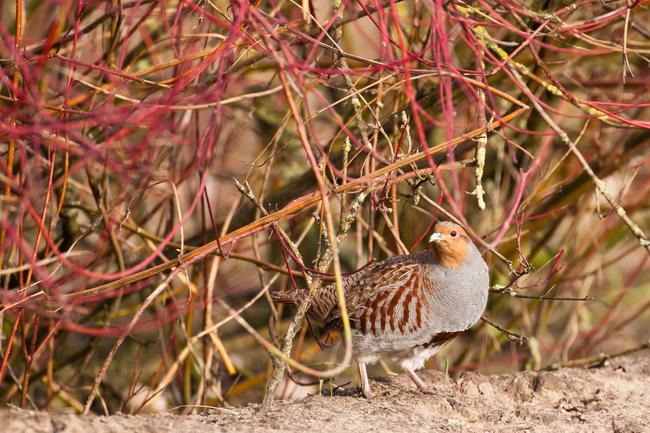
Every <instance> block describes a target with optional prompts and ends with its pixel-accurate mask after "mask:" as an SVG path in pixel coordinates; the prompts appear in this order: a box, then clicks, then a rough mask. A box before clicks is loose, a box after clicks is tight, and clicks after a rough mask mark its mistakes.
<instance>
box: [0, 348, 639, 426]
mask: <svg viewBox="0 0 650 433" xmlns="http://www.w3.org/2000/svg"><path fill="white" fill-rule="evenodd" d="M423 376H424V377H425V378H426V379H427V380H429V381H431V382H432V383H435V384H436V390H435V393H434V394H433V395H423V394H420V393H419V392H417V391H415V390H414V387H413V385H412V384H411V383H410V381H409V380H408V379H407V378H405V377H403V376H397V377H393V378H391V379H390V380H382V381H381V382H380V381H373V388H374V389H375V390H376V391H379V392H381V394H382V395H380V396H378V397H376V398H375V399H373V400H372V401H366V400H364V399H361V398H359V397H358V396H356V395H347V396H345V395H339V396H334V397H329V396H310V397H307V398H305V399H303V400H299V401H294V402H278V403H276V404H275V405H274V406H273V407H271V408H270V409H269V410H267V411H266V412H262V411H261V410H260V408H259V406H257V405H250V406H247V407H243V408H236V409H230V408H229V409H214V410H212V411H211V412H210V413H208V414H204V415H194V416H188V417H177V416H173V415H161V414H159V415H140V416H129V415H115V416H110V417H79V416H77V415H68V414H48V413H38V412H30V411H19V410H16V409H11V410H3V411H0V431H2V432H3V433H24V432H39V433H50V432H52V433H53V432H65V433H73V432H75V433H76V432H79V433H81V432H92V433H108V432H115V433H118V432H119V433H129V432H144V433H148V432H152V433H166V432H175V433H184V432H192V433H198V432H201V433H203V432H307V431H309V432H321V431H322V432H328V433H331V432H355V433H359V432H391V431H405V432H419V431H422V432H424V431H441V432H561V433H569V432H615V433H632V432H635V433H636V432H650V353H649V352H648V351H646V352H645V353H643V354H641V355H638V356H636V357H631V358H622V359H616V360H612V361H610V362H608V363H607V364H606V365H605V366H601V367H598V368H589V369H562V370H559V371H553V372H539V373H529V372H526V373H515V374H509V375H495V376H483V375H479V374H475V373H468V374H465V375H463V376H462V377H461V378H459V379H457V380H451V379H449V380H447V381H445V379H444V377H443V375H442V374H441V373H424V374H423ZM350 393H351V392H349V393H348V394H350Z"/></svg>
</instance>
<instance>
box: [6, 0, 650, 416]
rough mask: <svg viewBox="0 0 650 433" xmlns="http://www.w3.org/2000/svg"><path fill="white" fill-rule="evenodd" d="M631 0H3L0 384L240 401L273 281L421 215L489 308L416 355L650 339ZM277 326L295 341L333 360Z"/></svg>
mask: <svg viewBox="0 0 650 433" xmlns="http://www.w3.org/2000/svg"><path fill="white" fill-rule="evenodd" d="M649 7H650V6H649V5H648V2H646V1H632V0H628V1H599V0H578V1H557V0H545V1H510V0H479V1H476V2H469V1H466V2H464V1H460V0H451V1H442V0H413V1H399V0H388V1H386V0H339V1H332V2H330V1H321V0H301V1H298V0H296V1H284V0H276V1H260V0H257V1H246V0H233V1H231V2H227V1H221V0H183V1H177V0H169V1H152V0H128V1H127V0H112V1H100V0H91V1H83V0H15V1H3V2H2V3H1V5H0V67H1V69H0V115H1V116H2V119H3V120H2V122H0V186H1V190H0V194H1V196H0V222H1V224H2V225H1V227H0V264H1V265H0V290H1V293H2V309H1V310H0V326H1V328H2V334H1V337H2V338H1V340H0V359H1V360H2V362H1V364H0V380H1V384H0V401H2V402H4V403H11V404H14V405H18V406H21V407H31V408H38V409H48V410H72V411H79V412H83V411H86V412H88V411H92V412H96V413H111V412H116V411H128V412H138V411H142V410H165V409H170V408H172V407H177V406H182V409H181V410H183V411H186V412H187V411H192V410H201V408H202V407H204V406H205V405H208V406H214V405H232V404H239V403H244V402H249V401H259V400H260V399H261V398H262V395H263V391H264V384H265V383H266V382H267V380H268V379H269V377H270V375H271V369H272V363H271V358H270V357H269V355H268V352H267V351H266V350H265V349H264V348H263V347H262V344H260V341H261V340H260V338H265V339H268V340H269V341H270V342H273V343H274V344H276V345H277V346H278V347H280V346H282V344H283V343H282V341H283V339H284V335H285V332H286V330H287V327H288V326H289V323H290V322H291V320H292V318H293V314H294V311H295V310H294V309H286V308H285V309H284V310H282V309H281V308H279V307H278V306H273V305H272V304H271V303H270V297H269V293H270V291H274V290H280V289H289V288H291V287H298V288H307V287H308V284H306V283H305V279H306V278H307V279H309V278H312V279H313V281H312V283H311V284H312V287H313V285H314V284H316V285H317V284H320V283H321V282H322V281H325V282H329V281H331V280H332V276H333V274H332V272H333V267H332V266H330V265H329V264H330V261H331V260H329V258H330V256H328V255H331V253H332V252H334V253H335V255H336V250H338V251H339V253H338V255H337V257H338V260H340V263H341V267H342V270H343V272H344V273H349V272H353V271H354V270H357V269H359V268H361V267H363V266H365V265H366V264H367V263H368V262H369V261H371V260H381V259H383V258H386V257H388V256H392V255H395V254H405V253H408V252H411V251H416V250H419V249H421V248H426V242H422V239H423V237H424V236H426V234H427V233H428V232H429V231H430V229H431V227H432V223H433V222H434V221H435V220H436V219H454V220H457V221H460V222H462V223H463V224H464V225H465V226H466V227H467V228H468V229H469V230H471V232H472V233H473V236H474V239H475V242H476V243H477V245H480V249H481V251H484V252H485V257H486V260H487V261H488V263H489V264H490V268H491V280H492V284H493V286H494V287H493V289H494V290H493V292H494V293H493V294H492V295H491V297H490V302H489V306H488V310H487V312H486V316H485V318H486V319H488V320H489V321H490V322H491V323H493V324H494V325H495V326H496V327H495V326H491V325H489V324H488V323H487V322H481V323H480V324H478V325H477V326H475V327H474V328H473V329H471V330H470V331H468V332H467V333H466V334H465V335H463V336H462V337H459V338H458V339H457V340H456V341H455V342H454V343H453V344H450V345H448V346H447V347H446V348H445V349H444V350H443V351H442V352H441V353H440V354H439V355H437V356H436V357H435V358H433V359H431V360H430V361H429V363H428V368H447V369H448V371H449V372H450V374H458V373H459V372H462V371H464V370H466V369H473V370H477V371H480V372H504V371H511V370H518V369H540V368H545V367H548V366H552V365H561V364H563V363H564V364H567V363H568V364H572V363H576V364H580V363H583V362H584V363H587V362H591V361H594V359H597V358H591V357H593V356H594V355H599V354H601V353H602V354H610V355H611V354H616V353H619V352H621V351H633V350H638V349H641V348H643V347H647V346H644V344H647V342H648V338H649V334H648V329H649V324H650V313H649V310H650V272H648V270H649V266H648V257H649V249H650V246H649V245H648V238H647V236H646V233H648V231H649V230H650V213H649V205H650V199H649V198H650V194H649V192H650V170H649V169H648V162H649V159H650V146H649V144H650V109H649V106H650V98H648V94H649V91H650V69H649V60H648V56H649V54H650V25H649V24H648V23H650V10H649ZM236 181H237V182H239V183H240V187H239V188H238V186H237V184H236ZM323 192H325V195H323ZM322 197H325V200H326V201H323V200H322ZM328 219H329V220H331V221H332V226H331V227H330V228H329V229H333V230H335V232H336V233H338V235H339V236H337V240H338V242H332V241H331V240H332V237H331V234H332V233H333V232H331V231H328V230H329V229H328V225H327V221H328ZM348 226H349V227H348ZM328 233H330V235H328ZM332 245H334V247H335V248H332ZM497 327H498V328H501V329H497ZM251 331H256V332H257V333H258V335H257V337H254V336H253V335H252V334H251ZM295 331H297V336H296V338H295V339H294V347H293V351H292V356H293V357H294V358H295V359H297V360H300V362H302V363H303V364H305V365H309V366H311V367H313V368H318V369H327V368H331V367H333V366H334V365H336V364H337V359H338V360H340V359H341V356H342V355H341V350H340V348H339V349H337V348H331V349H328V350H325V351H321V350H320V349H319V348H318V345H317V344H316V343H315V342H314V339H313V337H312V335H311V333H310V332H309V330H308V326H307V325H306V324H303V326H302V327H299V328H297V329H296V330H295ZM508 332H510V333H511V334H509V333H508ZM391 368H394V366H392V365H390V364H381V365H378V366H376V367H375V369H374V370H373V371H372V372H371V373H372V374H376V375H386V374H387V372H388V371H390V370H391ZM350 381H352V382H353V384H354V381H356V378H355V376H354V375H353V374H351V373H349V372H347V373H344V374H341V375H339V376H338V377H337V378H335V379H334V380H333V381H330V382H327V381H326V382H324V383H323V384H322V385H323V387H325V388H326V389H330V387H332V386H335V385H346V384H348V383H349V382H350ZM317 383H318V381H316V382H314V380H313V378H309V377H307V376H304V375H301V374H298V373H296V372H295V371H294V372H293V373H292V374H291V378H289V379H284V380H283V381H282V383H280V386H279V387H277V389H274V390H272V391H273V392H274V394H275V395H277V396H279V397H284V398H292V397H298V396H301V395H304V394H305V393H307V392H317V391H318V389H319V385H318V384H317ZM346 386H347V385H346Z"/></svg>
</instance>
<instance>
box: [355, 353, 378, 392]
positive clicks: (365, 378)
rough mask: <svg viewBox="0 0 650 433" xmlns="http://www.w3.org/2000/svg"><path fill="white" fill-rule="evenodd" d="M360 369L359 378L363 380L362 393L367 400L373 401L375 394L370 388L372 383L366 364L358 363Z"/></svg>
mask: <svg viewBox="0 0 650 433" xmlns="http://www.w3.org/2000/svg"><path fill="white" fill-rule="evenodd" d="M357 366H358V367H359V378H360V379H361V393H362V394H363V396H364V397H365V398H367V399H371V398H373V397H374V396H375V393H373V392H372V388H370V381H369V380H368V371H367V370H366V363H365V362H357Z"/></svg>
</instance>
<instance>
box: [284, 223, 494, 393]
mask: <svg viewBox="0 0 650 433" xmlns="http://www.w3.org/2000/svg"><path fill="white" fill-rule="evenodd" d="M429 242H430V243H431V244H432V248H431V249H427V250H424V251H422V252H419V253H415V254H409V255H403V256H395V257H390V258H388V259H386V260H384V261H382V262H378V263H374V264H371V265H369V266H367V267H366V268H364V269H362V270H361V271H359V272H357V273H355V274H352V275H350V276H348V277H346V278H344V280H343V288H344V293H345V301H346V305H347V311H348V314H349V316H350V325H351V328H352V347H353V352H354V357H355V359H356V362H357V364H358V368H359V375H360V378H361V391H362V393H363V395H364V396H365V397H366V398H370V397H372V396H373V392H372V389H371V387H370V382H369V381H368V374H367V371H366V364H373V363H375V362H377V361H378V360H379V359H390V360H393V361H396V362H398V363H399V365H400V367H401V368H402V369H403V370H404V371H405V372H406V373H407V374H408V376H409V377H410V378H411V379H412V380H413V382H415V384H416V385H417V386H418V388H419V389H420V390H421V391H423V392H429V391H430V386H429V385H428V384H427V383H425V382H424V381H423V380H422V379H420V378H419V377H418V376H417V375H416V373H415V370H418V369H421V368H422V367H423V366H424V363H425V362H426V360H427V359H428V358H429V357H431V356H433V355H434V354H435V353H436V352H438V350H440V348H441V347H442V346H443V345H444V344H446V343H447V342H449V341H450V340H451V339H453V338H454V337H455V336H457V335H458V334H460V333H461V332H463V331H465V330H466V329H468V328H470V327H471V326H472V325H473V324H474V323H476V322H477V321H478V320H479V319H480V318H481V316H482V314H483V311H484V310H485V306H486V303H487V298H488V290H489V275H488V267H487V264H486V263H485V260H483V257H481V254H480V253H479V251H478V249H477V248H476V246H475V245H474V244H473V243H472V241H471V240H470V238H469V236H468V235H467V233H466V232H465V230H463V228H462V227H460V226H459V225H457V224H454V223H451V222H439V223H437V224H436V226H435V227H434V232H433V234H432V235H431V237H430V238H429ZM305 296H306V292H304V291H300V290H293V291H289V292H276V293H275V294H274V295H273V298H274V300H275V301H276V302H280V303H285V304H298V303H299V302H300V301H302V299H304V297H305ZM308 317H309V318H311V319H313V320H317V321H319V322H320V323H322V324H323V325H324V328H325V329H332V328H336V327H337V326H340V314H339V309H338V307H337V300H336V289H335V287H334V285H333V284H332V285H329V286H325V287H323V288H322V289H321V290H320V291H319V292H318V294H317V295H316V298H315V299H314V300H313V302H312V305H311V307H310V310H309V311H308Z"/></svg>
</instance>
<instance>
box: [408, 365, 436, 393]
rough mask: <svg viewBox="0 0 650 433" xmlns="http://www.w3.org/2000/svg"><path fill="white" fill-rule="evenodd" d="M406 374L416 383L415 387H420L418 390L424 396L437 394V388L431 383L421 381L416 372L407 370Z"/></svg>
mask: <svg viewBox="0 0 650 433" xmlns="http://www.w3.org/2000/svg"><path fill="white" fill-rule="evenodd" d="M406 373H407V374H408V376H409V377H410V378H411V380H412V381H413V383H415V385H416V386H417V387H418V389H419V390H420V392H421V393H423V394H435V388H434V387H433V385H431V384H430V383H427V382H425V381H423V380H422V379H420V377H419V376H418V375H417V374H415V372H414V371H413V370H409V369H407V370H406Z"/></svg>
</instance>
